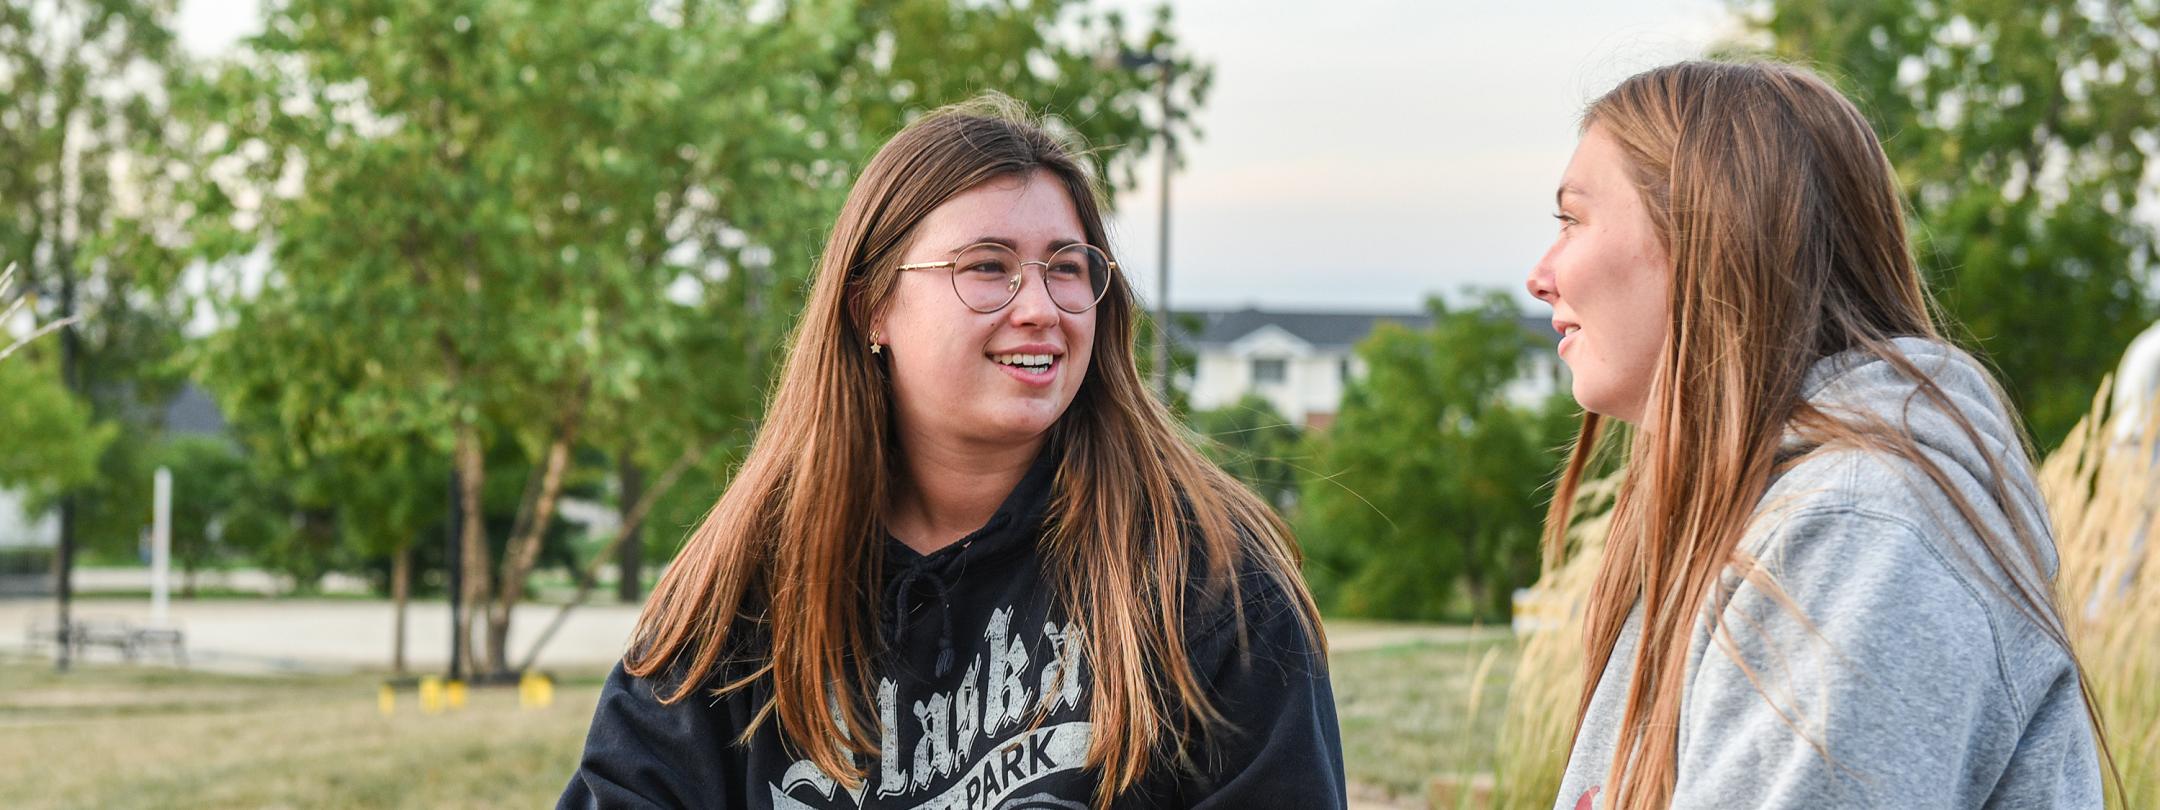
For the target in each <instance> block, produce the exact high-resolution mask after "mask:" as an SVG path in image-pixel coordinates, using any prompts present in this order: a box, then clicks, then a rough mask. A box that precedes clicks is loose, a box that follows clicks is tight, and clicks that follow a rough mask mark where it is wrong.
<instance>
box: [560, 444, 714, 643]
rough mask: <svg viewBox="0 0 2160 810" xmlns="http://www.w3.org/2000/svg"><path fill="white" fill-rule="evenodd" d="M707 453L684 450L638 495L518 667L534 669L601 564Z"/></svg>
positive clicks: (698, 449)
mask: <svg viewBox="0 0 2160 810" xmlns="http://www.w3.org/2000/svg"><path fill="white" fill-rule="evenodd" d="M704 453H705V451H704V449H703V448H701V447H690V448H687V449H684V450H683V453H682V455H681V456H680V457H677V458H676V459H675V463H673V464H670V465H668V468H667V470H666V471H664V472H662V473H660V478H659V479H658V480H656V481H654V482H653V485H652V487H651V488H649V489H646V490H645V491H644V492H643V493H642V494H641V495H640V496H639V497H638V500H637V503H636V504H635V505H633V506H631V507H630V511H629V512H628V513H627V514H625V515H624V516H623V523H622V526H621V527H618V528H617V529H616V530H615V539H613V540H609V541H608V545H607V548H603V549H601V550H600V553H599V554H596V555H593V560H592V563H591V564H590V565H588V566H587V567H586V569H585V576H584V578H582V579H580V580H579V581H578V589H577V593H576V594H575V595H573V596H571V597H570V601H569V602H566V603H564V604H563V606H562V608H561V609H559V610H557V611H555V618H554V619H552V620H550V621H549V622H548V626H547V628H546V629H544V630H541V631H540V636H539V637H538V638H536V639H534V640H533V645H532V647H530V648H528V649H527V650H526V651H525V660H524V661H523V662H522V663H520V664H519V665H518V668H519V669H532V666H533V662H534V661H536V660H539V658H540V650H541V649H542V648H544V647H546V646H547V643H548V640H549V639H552V638H554V637H555V631H557V630H561V629H562V625H563V622H564V621H565V620H567V619H569V618H570V611H573V610H576V609H577V607H578V606H579V605H582V604H585V600H586V599H587V598H589V597H591V596H592V592H593V588H594V586H595V585H596V584H597V583H598V582H599V571H600V566H601V565H603V564H605V563H606V562H607V560H608V558H609V557H611V556H614V555H615V554H616V552H617V551H618V550H619V549H620V547H621V546H622V544H623V542H624V541H625V540H627V539H629V538H630V536H631V535H632V534H634V533H636V532H637V531H638V529H639V527H641V526H643V525H644V523H645V516H646V515H647V514H650V513H651V512H652V508H653V504H654V503H657V502H658V501H659V500H660V496H662V495H665V494H667V491H668V490H670V489H673V488H674V487H675V482H676V480H678V479H680V478H682V475H683V473H685V472H688V471H689V470H690V466H691V465H692V464H694V463H696V462H697V459H698V457H700V456H702V455H704Z"/></svg>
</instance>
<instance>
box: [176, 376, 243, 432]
mask: <svg viewBox="0 0 2160 810" xmlns="http://www.w3.org/2000/svg"><path fill="white" fill-rule="evenodd" d="M165 432H166V433H170V434H198V435H204V436H223V435H225V434H226V433H227V432H228V429H227V427H226V424H225V414H224V412H223V411H221V410H219V409H218V406H217V402H216V401H215V400H212V399H211V398H210V394H209V393H208V392H206V391H204V390H202V388H200V387H198V386H196V385H195V383H194V382H193V381H189V382H187V383H184V384H182V385H181V386H180V391H179V393H177V394H174V395H173V398H172V401H171V402H167V403H165Z"/></svg>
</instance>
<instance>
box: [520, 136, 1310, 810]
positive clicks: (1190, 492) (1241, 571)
mask: <svg viewBox="0 0 2160 810" xmlns="http://www.w3.org/2000/svg"><path fill="white" fill-rule="evenodd" d="M1076 154H1078V153H1077V152H1076V150H1075V149H1073V148H1072V147H1069V146H1067V145H1065V144H1064V143H1061V142H1060V141H1059V140H1058V139H1056V138H1055V137H1053V136H1052V135H1051V134H1050V133H1049V131H1047V130H1046V129H1045V128H1043V127H1041V126H1039V125H1037V124H1034V123H1032V122H1031V121H1029V120H1028V118H1027V117H1026V116H1025V115H1024V113H1023V112H1022V111H1021V110H1019V109H1017V107H1016V105H1014V104H1013V103H1012V102H1010V101H1009V100H1005V99H1002V98H1001V97H992V98H988V99H984V100H980V101H977V102H974V103H971V104H968V105H962V106H959V107H954V108H947V109H944V110H939V111H936V112H933V113H931V114H929V115H928V116H925V117H924V118H923V119H921V120H919V121H917V122H916V123H914V124H912V125H910V126H909V127H907V128H906V129H905V130H902V131H901V132H900V133H899V134H898V135H896V136H894V137H893V139H892V140H891V141H890V142H888V143H887V144H886V145H885V146H884V148H883V149H881V150H879V152H878V154H877V156H876V157H874V158H872V159H871V161H870V163H869V165H868V166H866V167H865V168H864V169H863V173H862V176H861V177H859V178H857V180H856V183H855V187H854V189H853V190H852V191H851V193H850V194H849V196H848V201H847V204H846V205H845V207H844V208H843V209H842V210H841V212H840V216H839V219H838V221H837V222H836V223H835V224H834V227H833V231H832V235H831V237H830V239H829V241H828V243H827V245H826V249H825V254H824V257H823V259H822V260H821V261H820V263H819V267H818V273H817V277H816V281H815V285H814V287H813V289H812V291H811V295H810V300H809V303H808V305H807V306H806V308H805V310H804V314H803V318H802V321H801V323H800V325H799V326H798V328H797V331H796V334H795V338H794V341H793V343H792V346H791V349H790V353H789V356H788V359H787V362H786V366H785V370H784V371H783V372H782V375H781V380H780V386H779V389H778V391H777V393H776V394H775V395H774V396H773V399H772V402H771V404H770V406H769V408H768V412H767V416H766V421H765V425H764V428H763V430H762V432H761V433H760V435H759V436H758V439H757V442H756V445H755V446H754V448H753V449H752V451H751V454H750V457H749V459H748V460H747V461H746V462H745V463H744V466H743V468H742V471H741V472H740V473H739V474H738V475H737V476H736V478H735V480H734V481H733V482H732V483H731V484H730V485H729V486H728V489H727V492H726V494H724V495H723V496H722V497H721V499H720V502H719V503H718V504H717V505H715V506H714V508H713V510H712V512H711V514H710V515H709V516H708V517H707V518H706V520H705V522H704V524H703V525H702V526H701V527H699V529H698V530H697V532H696V533H695V534H694V535H693V536H692V537H691V538H690V540H689V543H688V544H687V546H686V547H685V548H684V549H683V552H682V554H681V556H680V557H679V558H677V560H676V561H675V563H674V564H673V565H672V566H670V567H669V568H668V572H667V574H666V576H665V577H664V578H663V579H662V580H661V582H660V585H659V587H658V588H657V589H656V590H655V591H654V593H653V597H652V600H651V602H649V603H648V604H647V606H646V609H645V612H644V615H643V616H642V617H641V618H640V620H639V625H638V629H637V632H636V634H635V636H634V638H633V641H632V646H631V651H630V653H629V655H628V656H626V657H625V659H624V662H623V665H622V666H620V667H618V668H617V669H616V671H615V672H614V673H613V675H612V676H611V677H610V678H609V681H608V684H607V686H606V688H605V691H604V692H603V693H602V695H601V698H600V705H599V708H598V709H597V710H596V712H595V715H594V717H593V723H592V729H591V731H590V733H589V736H588V739H587V743H586V750H585V755H584V757H583V759H582V761H581V763H580V765H579V768H578V771H577V773H576V774H575V775H574V776H573V777H572V779H571V782H570V785H569V786H568V788H567V789H566V790H565V791H564V794H563V797H562V802H561V803H562V805H563V806H568V807H585V806H610V807H613V806H626V805H636V806H645V805H661V806H695V807H722V808H760V809H763V808H805V807H808V808H838V807H848V808H859V807H866V806H878V807H887V806H890V807H971V808H975V807H980V808H1022V807H1029V808H1032V807H1060V808H1072V807H1083V806H1095V807H1109V806H1112V805H1116V806H1122V807H1131V806H1137V807H1223V808H1229V807H1240V808H1243V807H1299V808H1328V807H1341V806H1343V804H1344V787H1343V777H1342V754H1341V745H1340V742H1339V740H1338V733H1337V729H1336V722H1335V707H1334V699H1333V693H1332V691H1331V688H1330V685H1329V682H1328V676H1327V672H1326V663H1325V657H1324V640H1323V639H1322V637H1321V632H1320V627H1319V623H1318V615H1317V613H1316V611H1315V610H1314V607H1313V603H1312V599H1311V597H1310V596H1309V595H1308V594H1307V593H1306V591H1305V588H1304V584H1303V582H1302V580H1301V579H1300V578H1299V576H1298V571H1297V562H1298V559H1297V551H1296V547H1295V545H1294V544H1293V543H1292V541H1291V539H1290V537H1289V534H1288V531H1287V530H1286V528H1285V527H1284V526H1283V524H1282V522H1281V521H1280V520H1279V519H1278V518H1276V517H1275V515H1274V513H1273V512H1272V511H1270V510H1269V509H1268V508H1267V507H1266V506H1265V505H1264V504H1262V503H1261V502H1260V501H1259V499H1258V498H1256V497H1254V496H1253V495H1252V494H1251V493H1250V492H1249V491H1248V490H1246V489H1245V488H1244V487H1243V486H1242V485H1240V484H1239V483H1237V481H1236V480H1235V479H1232V478H1231V477H1230V476H1228V475H1226V474H1224V473H1223V472H1222V471H1221V470H1219V469H1217V468H1215V467H1214V466H1212V465H1211V464H1209V463H1208V462H1207V461H1206V460H1205V459H1203V458H1202V457H1201V456H1200V455H1199V454H1198V452H1197V451H1195V450H1194V449H1193V448H1192V447H1191V446H1189V445H1188V444H1186V443H1185V441H1184V440H1183V439H1182V438H1181V435H1180V433H1179V431H1178V428H1177V427H1176V426H1175V424H1174V423H1173V421H1172V420H1171V417H1170V415H1169V412H1168V411H1167V410H1166V409H1165V408H1164V407H1163V405H1162V404H1161V403H1160V402H1157V401H1156V400H1155V399H1154V398H1153V397H1152V396H1151V395H1150V394H1149V393H1148V390H1147V388H1146V386H1145V385H1143V384H1142V382H1141V380H1140V375H1139V372H1138V370H1137V367H1136V365H1135V363H1134V359H1133V354H1132V341H1133V329H1134V324H1133V319H1134V314H1135V312H1136V311H1137V308H1136V307H1135V306H1134V303H1133V300H1132V292H1131V290H1130V288H1129V287H1128V286H1127V285H1126V282H1125V280H1124V279H1123V278H1122V277H1120V276H1119V275H1118V273H1117V263H1116V262H1115V261H1113V260H1112V259H1111V258H1110V253H1109V252H1108V251H1107V250H1106V249H1105V248H1104V247H1102V246H1103V245H1104V244H1105V243H1106V241H1107V240H1106V235H1105V233H1104V229H1103V225H1102V219H1101V214H1100V210H1099V204H1098V202H1097V199H1096V192H1095V188H1094V182H1093V179H1092V178H1091V177H1089V176H1088V174H1087V173H1086V171H1085V170H1084V169H1083V168H1082V166H1081V164H1080V163H1078V162H1077V161H1076V160H1075V158H1074V156H1075V155H1076Z"/></svg>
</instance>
